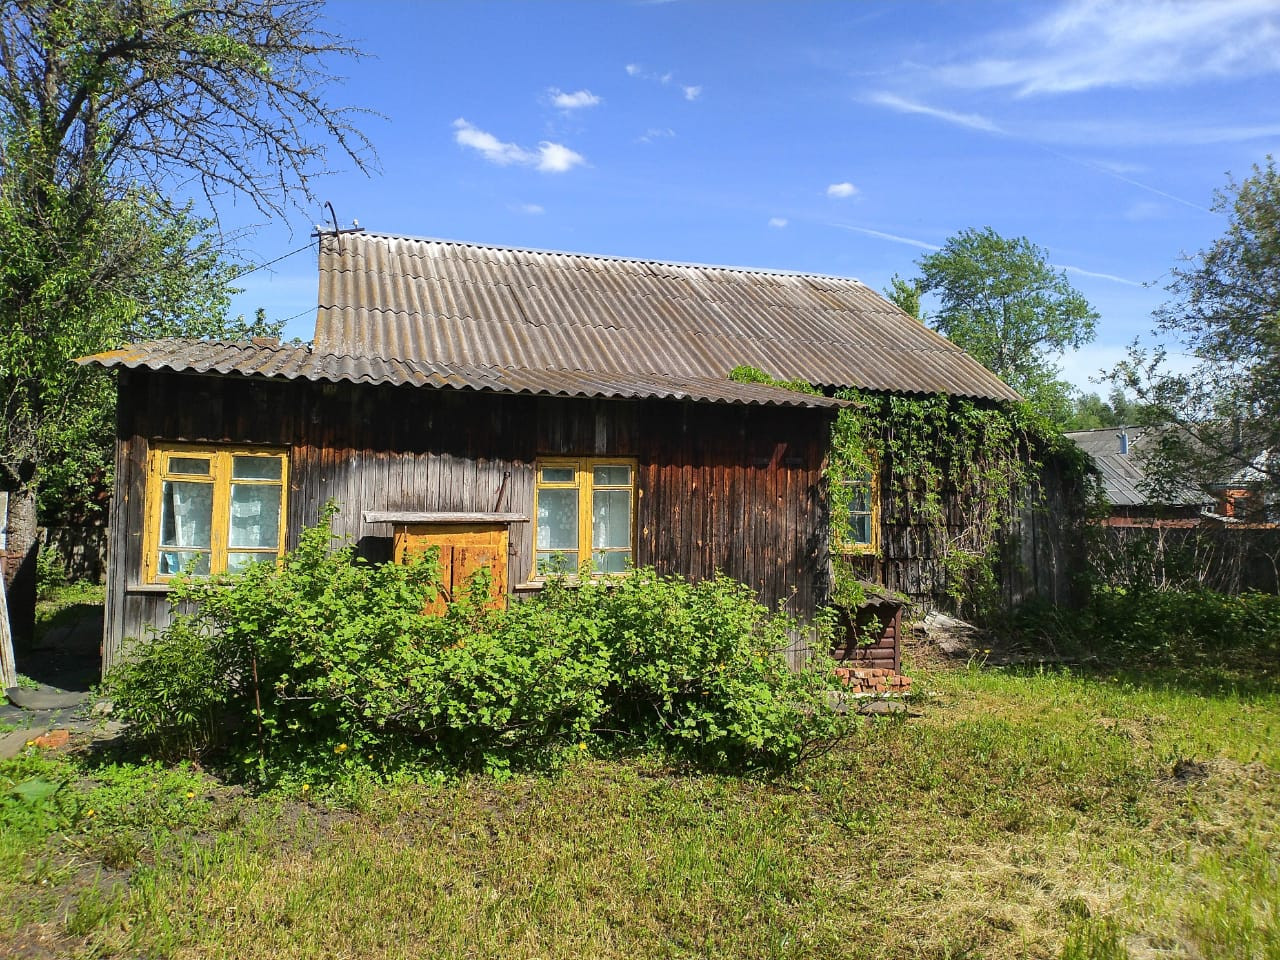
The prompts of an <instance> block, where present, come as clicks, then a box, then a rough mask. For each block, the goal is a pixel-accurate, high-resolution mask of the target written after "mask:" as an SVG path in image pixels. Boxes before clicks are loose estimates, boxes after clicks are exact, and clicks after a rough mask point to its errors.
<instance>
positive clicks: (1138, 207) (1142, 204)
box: [1124, 200, 1169, 222]
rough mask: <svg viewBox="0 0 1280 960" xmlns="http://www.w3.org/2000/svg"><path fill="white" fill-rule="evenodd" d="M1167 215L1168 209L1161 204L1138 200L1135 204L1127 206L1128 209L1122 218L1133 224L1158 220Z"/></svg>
mask: <svg viewBox="0 0 1280 960" xmlns="http://www.w3.org/2000/svg"><path fill="white" fill-rule="evenodd" d="M1168 213H1169V208H1168V207H1166V206H1165V205H1164V204H1163V203H1156V202H1155V201H1154V200H1139V201H1138V202H1137V203H1133V204H1130V205H1129V209H1127V210H1125V212H1124V218H1125V219H1126V220H1133V221H1134V222H1140V221H1143V220H1159V219H1161V218H1162V217H1165V216H1167V215H1168Z"/></svg>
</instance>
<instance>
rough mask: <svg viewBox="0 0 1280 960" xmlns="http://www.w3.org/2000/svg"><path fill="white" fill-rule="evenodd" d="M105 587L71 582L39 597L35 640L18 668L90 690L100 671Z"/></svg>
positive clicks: (42, 678)
mask: <svg viewBox="0 0 1280 960" xmlns="http://www.w3.org/2000/svg"><path fill="white" fill-rule="evenodd" d="M102 614H103V606H102V587H100V586H98V585H96V584H71V585H69V586H66V587H62V588H59V589H58V590H56V591H54V592H52V593H51V594H50V595H49V596H46V597H43V598H41V600H40V602H39V603H38V605H37V608H36V630H35V640H34V642H33V643H32V645H31V646H30V648H28V649H25V650H19V651H18V671H19V672H20V673H23V674H25V675H26V676H28V677H30V678H31V679H32V680H35V681H36V682H37V683H47V684H49V685H50V686H52V687H59V688H61V689H63V690H88V689H89V688H90V687H91V686H93V685H94V684H96V683H97V682H98V681H99V679H101V672H102Z"/></svg>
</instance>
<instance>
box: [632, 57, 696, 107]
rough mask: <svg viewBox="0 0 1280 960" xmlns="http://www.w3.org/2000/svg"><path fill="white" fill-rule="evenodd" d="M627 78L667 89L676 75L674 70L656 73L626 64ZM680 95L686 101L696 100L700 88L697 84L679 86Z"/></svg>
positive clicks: (638, 65) (640, 66) (634, 64)
mask: <svg viewBox="0 0 1280 960" xmlns="http://www.w3.org/2000/svg"><path fill="white" fill-rule="evenodd" d="M625 69H626V71H627V76H629V77H637V78H639V79H640V80H648V81H650V82H652V83H658V84H661V85H662V86H664V87H668V86H670V85H671V84H672V82H674V80H675V78H676V75H675V71H674V70H668V71H667V72H666V73H656V72H654V71H652V70H649V69H647V68H646V67H644V66H642V65H640V64H638V63H628V64H627V65H626V68H625ZM679 86H680V93H681V94H682V95H683V96H684V98H685V99H686V100H697V99H698V98H699V97H700V96H702V87H701V86H700V85H698V84H692V83H690V84H680V85H679Z"/></svg>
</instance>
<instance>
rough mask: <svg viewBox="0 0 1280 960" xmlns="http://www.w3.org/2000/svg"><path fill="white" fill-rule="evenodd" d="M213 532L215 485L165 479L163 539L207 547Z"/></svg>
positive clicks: (173, 544) (178, 544) (166, 543)
mask: <svg viewBox="0 0 1280 960" xmlns="http://www.w3.org/2000/svg"><path fill="white" fill-rule="evenodd" d="M212 532H213V484H211V483H192V482H189V481H186V480H166V481H165V482H164V487H163V489H162V491H161V493H160V542H161V543H162V544H163V545H164V546H167V547H170V546H171V547H204V548H206V549H208V548H209V546H210V534H211V533H212Z"/></svg>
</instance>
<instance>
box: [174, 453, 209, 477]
mask: <svg viewBox="0 0 1280 960" xmlns="http://www.w3.org/2000/svg"><path fill="white" fill-rule="evenodd" d="M168 472H169V473H181V474H185V475H187V476H191V477H207V476H208V475H209V461H208V460H206V459H205V458H204V457H170V458H169V469H168Z"/></svg>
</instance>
